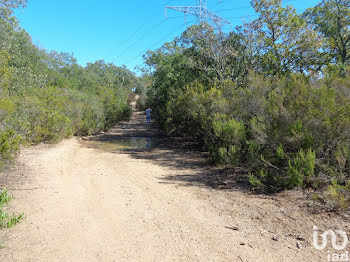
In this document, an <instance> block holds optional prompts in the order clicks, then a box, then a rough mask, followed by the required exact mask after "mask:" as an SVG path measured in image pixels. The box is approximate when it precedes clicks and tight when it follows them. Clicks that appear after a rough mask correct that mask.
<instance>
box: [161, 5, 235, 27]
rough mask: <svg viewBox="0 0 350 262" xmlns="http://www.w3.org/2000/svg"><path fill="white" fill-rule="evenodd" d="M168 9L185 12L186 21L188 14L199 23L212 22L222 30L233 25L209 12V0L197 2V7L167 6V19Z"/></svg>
mask: <svg viewBox="0 0 350 262" xmlns="http://www.w3.org/2000/svg"><path fill="white" fill-rule="evenodd" d="M168 9H173V10H176V11H180V12H183V13H184V14H185V19H186V14H190V15H194V16H195V17H196V18H197V22H198V23H203V22H209V23H210V22H211V23H212V24H214V25H215V26H216V27H217V28H221V27H222V26H223V25H225V24H231V23H230V22H229V21H227V20H225V19H223V18H222V17H220V16H219V15H217V14H216V13H214V12H212V11H211V10H209V9H208V1H207V0H197V6H166V7H165V17H167V10H168Z"/></svg>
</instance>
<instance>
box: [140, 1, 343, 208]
mask: <svg viewBox="0 0 350 262" xmlns="http://www.w3.org/2000/svg"><path fill="white" fill-rule="evenodd" d="M251 4H252V6H253V7H254V9H255V11H256V12H257V13H258V14H259V18H258V19H256V20H254V21H252V22H250V23H247V24H244V25H242V26H240V27H238V28H236V30H234V31H233V32H230V33H229V34H225V33H223V32H220V31H218V30H213V29H212V28H211V27H210V26H208V25H207V24H202V25H198V26H192V27H190V28H188V29H187V30H186V31H185V32H184V33H183V34H182V35H181V37H179V38H176V39H175V40H174V41H172V42H170V43H166V44H164V45H163V46H162V47H161V48H160V49H158V50H155V51H149V52H148V53H147V54H146V55H145V56H144V59H145V63H146V67H145V73H146V76H145V77H147V78H148V79H149V81H150V82H151V83H152V84H151V85H150V86H149V87H148V88H147V90H146V91H147V97H148V98H147V101H146V103H148V105H150V106H151V107H152V109H153V112H154V115H155V117H156V119H157V121H158V122H159V124H160V126H161V127H162V128H163V129H164V130H165V131H166V132H167V134H168V135H176V136H185V137H187V138H189V139H192V140H194V141H196V142H197V143H198V144H199V145H200V146H201V147H202V148H204V149H205V150H207V151H209V155H210V160H211V161H212V162H213V163H216V164H221V165H229V166H232V167H236V166H238V165H241V166H242V165H243V166H246V167H247V168H248V169H250V173H249V181H250V183H251V184H252V186H255V187H259V188H262V189H270V190H282V189H291V188H295V187H312V188H316V189H319V190H323V192H324V193H323V196H320V198H322V199H323V200H324V201H327V202H328V203H329V204H331V206H333V207H342V208H346V207H347V206H348V204H349V203H350V182H349V178H350V70H349V66H350V29H349V26H350V1H349V0H342V1H340V0H324V1H322V2H321V3H319V4H318V5H317V6H315V7H313V8H310V9H308V10H306V11H305V12H304V13H303V14H297V13H296V11H295V9H294V8H293V7H292V6H284V5H282V4H281V0H252V1H251ZM146 91H144V93H145V92H146Z"/></svg>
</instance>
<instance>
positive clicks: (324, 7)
mask: <svg viewBox="0 0 350 262" xmlns="http://www.w3.org/2000/svg"><path fill="white" fill-rule="evenodd" d="M304 17H305V18H308V19H309V21H311V23H312V24H313V25H314V28H315V29H316V30H317V31H318V32H320V33H321V34H322V35H323V36H324V37H325V39H326V46H325V48H326V50H327V52H328V54H329V60H330V61H331V62H333V63H342V64H349V61H350V0H323V1H322V2H321V3H319V4H318V5H317V6H315V7H313V8H309V9H308V10H307V11H306V12H305V13H304Z"/></svg>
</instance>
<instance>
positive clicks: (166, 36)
mask: <svg viewBox="0 0 350 262" xmlns="http://www.w3.org/2000/svg"><path fill="white" fill-rule="evenodd" d="M184 25H186V23H183V24H181V25H180V26H179V27H177V28H176V29H175V30H173V31H172V32H171V33H170V34H166V35H165V36H163V37H162V38H160V39H159V40H158V41H157V42H155V43H153V44H152V45H151V46H152V47H153V46H157V45H158V44H159V43H161V42H163V41H164V40H165V39H167V38H169V37H170V36H172V35H174V33H176V32H177V31H178V29H182V28H183V27H184ZM176 34H177V33H176ZM149 49H151V47H150V48H146V50H143V51H142V52H140V53H138V54H137V55H135V56H134V57H132V58H131V59H129V60H128V61H127V62H126V64H128V63H129V62H131V61H133V60H135V59H136V58H138V57H139V56H141V55H143V54H144V53H145V52H146V51H147V50H149Z"/></svg>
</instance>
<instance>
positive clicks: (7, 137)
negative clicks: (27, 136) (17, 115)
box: [0, 130, 21, 170]
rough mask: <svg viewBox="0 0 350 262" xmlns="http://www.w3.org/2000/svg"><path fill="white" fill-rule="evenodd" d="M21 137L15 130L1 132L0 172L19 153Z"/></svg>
mask: <svg viewBox="0 0 350 262" xmlns="http://www.w3.org/2000/svg"><path fill="white" fill-rule="evenodd" d="M20 142H21V137H20V136H19V135H16V134H15V132H14V131H13V130H9V131H4V132H0V170H1V169H3V168H4V167H5V166H6V165H7V164H9V163H10V162H11V161H12V160H13V159H14V157H15V156H16V154H17V153H18V151H19V144H20Z"/></svg>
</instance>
